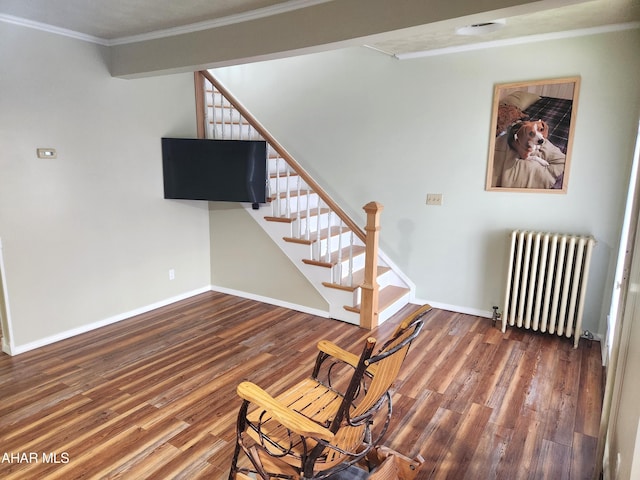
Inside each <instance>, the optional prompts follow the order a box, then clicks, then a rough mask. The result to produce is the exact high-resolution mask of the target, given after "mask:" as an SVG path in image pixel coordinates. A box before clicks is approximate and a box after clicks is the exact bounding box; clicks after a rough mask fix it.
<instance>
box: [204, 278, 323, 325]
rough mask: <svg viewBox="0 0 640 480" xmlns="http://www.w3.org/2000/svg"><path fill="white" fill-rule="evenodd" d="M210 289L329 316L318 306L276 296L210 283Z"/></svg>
mask: <svg viewBox="0 0 640 480" xmlns="http://www.w3.org/2000/svg"><path fill="white" fill-rule="evenodd" d="M211 291H213V292H220V293H226V294H228V295H234V296H236V297H241V298H246V299H248V300H256V301H258V302H262V303H268V304H269V305H275V306H276V307H284V308H288V309H290V310H296V311H298V312H302V313H308V314H310V315H315V316H317V317H323V318H329V311H328V310H320V309H318V308H312V307H307V306H305V305H298V304H296V303H290V302H285V301H284V300H278V299H277V298H271V297H264V296H262V295H256V294H254V293H249V292H243V291H241V290H234V289H232V288H227V287H221V286H218V285H211Z"/></svg>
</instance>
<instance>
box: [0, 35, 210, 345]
mask: <svg viewBox="0 0 640 480" xmlns="http://www.w3.org/2000/svg"><path fill="white" fill-rule="evenodd" d="M0 39H2V40H1V41H0V65H2V68H1V69H0V148H1V151H2V154H1V155H0V172H1V173H0V238H1V239H2V245H3V254H4V263H5V270H6V287H7V290H8V297H9V298H8V299H9V303H10V313H11V319H10V320H11V323H12V328H13V330H12V331H11V332H6V333H10V334H11V338H10V340H11V342H12V345H13V347H14V348H15V350H16V351H20V350H22V349H24V348H31V347H33V345H37V344H39V343H46V341H48V340H50V339H52V338H57V337H60V336H64V335H65V334H66V333H68V332H77V331H82V330H83V329H87V328H89V327H90V326H92V325H95V324H96V323H100V322H104V321H108V320H109V319H113V318H114V316H116V317H117V316H119V315H122V314H125V313H126V312H131V311H135V310H137V309H142V308H145V307H146V306H149V305H153V304H156V302H163V301H166V300H167V299H171V298H174V297H178V296H180V295H183V294H185V293H188V292H192V291H194V290H197V289H200V288H202V287H206V286H208V285H209V284H210V269H209V266H210V260H209V222H208V205H207V204H206V203H204V202H202V203H198V202H181V201H169V200H164V199H163V187H162V161H161V151H160V138H161V137H162V136H171V135H173V136H181V135H184V136H194V135H195V107H194V94H193V76H192V74H181V75H174V76H166V77H161V78H149V79H143V80H122V79H115V78H112V77H111V75H110V74H109V71H108V57H107V55H108V53H107V50H106V49H105V48H103V47H99V46H96V45H94V44H90V43H85V42H82V41H78V40H72V39H69V38H66V37H62V36H57V35H52V34H48V33H43V32H39V31H36V30H31V29H28V28H23V27H18V26H14V25H9V24H6V23H0ZM38 147H51V148H55V149H57V153H58V158H57V159H55V160H53V159H50V160H41V159H38V158H36V148H38ZM170 268H173V269H175V272H176V279H175V280H173V281H169V277H168V270H169V269H170Z"/></svg>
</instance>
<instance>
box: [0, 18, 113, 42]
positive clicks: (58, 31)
mask: <svg viewBox="0 0 640 480" xmlns="http://www.w3.org/2000/svg"><path fill="white" fill-rule="evenodd" d="M0 22H4V23H11V24H13V25H19V26H21V27H27V28H33V29H35V30H40V31H42V32H48V33H53V34H55V35H62V36H64V37H71V38H75V39H76V40H83V41H85V42H91V43H97V44H98V45H104V46H109V40H107V39H106V38H100V37H94V36H93V35H87V34H85V33H80V32H76V31H74V30H68V29H66V28H60V27H55V26H53V25H49V24H48V23H42V22H36V21H33V20H27V19H26V18H22V17H14V16H13V15H5V14H3V13H0Z"/></svg>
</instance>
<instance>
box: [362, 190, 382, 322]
mask: <svg viewBox="0 0 640 480" xmlns="http://www.w3.org/2000/svg"><path fill="white" fill-rule="evenodd" d="M362 208H363V209H364V211H365V212H367V225H366V227H364V231H365V234H366V238H365V265H364V282H363V283H362V285H361V286H360V289H361V291H362V294H361V300H360V326H361V327H362V328H367V329H369V330H371V329H372V328H375V327H377V326H378V280H377V276H378V236H379V232H380V213H381V212H382V210H383V208H384V207H383V206H382V205H381V204H380V203H378V202H369V203H367V204H366V205H365V206H364V207H362Z"/></svg>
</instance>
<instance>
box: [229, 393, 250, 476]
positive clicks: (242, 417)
mask: <svg viewBox="0 0 640 480" xmlns="http://www.w3.org/2000/svg"><path fill="white" fill-rule="evenodd" d="M248 409H249V402H248V401H246V400H245V401H243V402H242V406H241V407H240V411H239V412H238V420H237V422H236V447H235V450H234V451H233V459H232V460H231V469H230V470H229V480H235V478H236V474H237V473H238V457H239V455H240V442H241V435H242V432H244V430H245V428H246V421H247V420H246V418H247V410H248Z"/></svg>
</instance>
